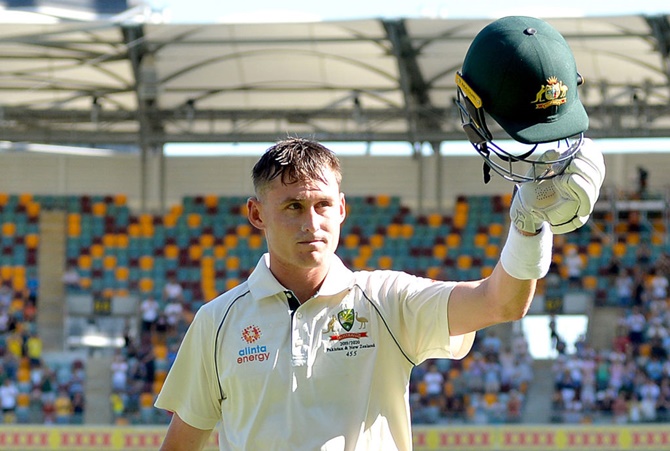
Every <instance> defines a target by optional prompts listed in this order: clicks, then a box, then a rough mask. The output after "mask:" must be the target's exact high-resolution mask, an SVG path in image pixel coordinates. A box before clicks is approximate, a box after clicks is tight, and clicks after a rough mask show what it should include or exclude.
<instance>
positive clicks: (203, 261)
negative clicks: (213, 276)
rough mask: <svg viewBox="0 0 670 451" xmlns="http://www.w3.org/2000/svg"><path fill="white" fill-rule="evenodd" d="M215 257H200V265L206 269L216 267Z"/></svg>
mask: <svg viewBox="0 0 670 451" xmlns="http://www.w3.org/2000/svg"><path fill="white" fill-rule="evenodd" d="M214 262H215V261H214V257H212V256H211V255H203V256H202V258H200V267H201V268H202V269H203V270H204V269H206V268H211V269H214Z"/></svg>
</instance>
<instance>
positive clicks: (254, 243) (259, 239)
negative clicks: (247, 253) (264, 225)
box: [247, 233, 263, 249]
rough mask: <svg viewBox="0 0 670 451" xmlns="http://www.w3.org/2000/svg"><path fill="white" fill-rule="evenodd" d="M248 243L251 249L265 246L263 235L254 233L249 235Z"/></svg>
mask: <svg viewBox="0 0 670 451" xmlns="http://www.w3.org/2000/svg"><path fill="white" fill-rule="evenodd" d="M247 244H248V245H249V249H260V248H261V246H263V235H260V234H258V233H254V234H253V235H251V236H250V237H249V240H248V241H247Z"/></svg>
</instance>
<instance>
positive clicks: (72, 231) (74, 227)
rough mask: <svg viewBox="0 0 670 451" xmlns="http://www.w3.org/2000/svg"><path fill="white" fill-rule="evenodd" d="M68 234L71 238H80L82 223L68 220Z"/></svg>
mask: <svg viewBox="0 0 670 451" xmlns="http://www.w3.org/2000/svg"><path fill="white" fill-rule="evenodd" d="M67 236H68V237H70V238H78V237H79V236H81V224H79V223H78V222H68V224H67Z"/></svg>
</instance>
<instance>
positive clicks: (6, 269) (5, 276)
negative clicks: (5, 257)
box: [0, 265, 14, 282]
mask: <svg viewBox="0 0 670 451" xmlns="http://www.w3.org/2000/svg"><path fill="white" fill-rule="evenodd" d="M13 275H14V268H13V267H12V266H8V265H5V266H1V267H0V278H2V280H3V281H5V282H6V281H8V280H10V279H11V278H12V276H13Z"/></svg>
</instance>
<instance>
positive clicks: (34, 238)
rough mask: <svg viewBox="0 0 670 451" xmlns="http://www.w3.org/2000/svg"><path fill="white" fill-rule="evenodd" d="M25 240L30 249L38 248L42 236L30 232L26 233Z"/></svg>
mask: <svg viewBox="0 0 670 451" xmlns="http://www.w3.org/2000/svg"><path fill="white" fill-rule="evenodd" d="M25 242H26V247H27V248H28V249H37V246H39V244H40V236H39V235H38V234H36V233H29V234H27V235H26V239H25Z"/></svg>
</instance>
